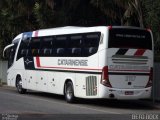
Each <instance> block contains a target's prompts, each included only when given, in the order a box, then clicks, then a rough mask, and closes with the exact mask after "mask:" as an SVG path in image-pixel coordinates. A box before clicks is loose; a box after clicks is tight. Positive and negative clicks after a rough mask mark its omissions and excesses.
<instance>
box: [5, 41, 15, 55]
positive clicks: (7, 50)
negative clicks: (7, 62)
mask: <svg viewBox="0 0 160 120" xmlns="http://www.w3.org/2000/svg"><path fill="white" fill-rule="evenodd" d="M13 46H14V44H10V45H8V46H6V47H5V48H4V50H3V58H8V57H9V52H10V48H11V47H13Z"/></svg>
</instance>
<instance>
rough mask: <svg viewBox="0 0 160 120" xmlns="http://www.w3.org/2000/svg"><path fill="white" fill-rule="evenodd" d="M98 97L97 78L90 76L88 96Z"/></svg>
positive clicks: (87, 80)
mask: <svg viewBox="0 0 160 120" xmlns="http://www.w3.org/2000/svg"><path fill="white" fill-rule="evenodd" d="M95 95H97V77H96V76H88V77H86V96H95Z"/></svg>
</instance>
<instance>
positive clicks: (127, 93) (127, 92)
mask: <svg viewBox="0 0 160 120" xmlns="http://www.w3.org/2000/svg"><path fill="white" fill-rule="evenodd" d="M133 94H134V92H133V91H125V95H133Z"/></svg>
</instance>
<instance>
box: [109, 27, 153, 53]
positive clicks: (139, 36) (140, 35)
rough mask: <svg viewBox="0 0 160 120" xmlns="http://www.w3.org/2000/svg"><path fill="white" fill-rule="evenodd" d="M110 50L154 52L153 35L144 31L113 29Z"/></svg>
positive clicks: (110, 36) (111, 30) (110, 37)
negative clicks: (129, 49)
mask: <svg viewBox="0 0 160 120" xmlns="http://www.w3.org/2000/svg"><path fill="white" fill-rule="evenodd" d="M108 48H133V49H149V50H152V39H151V34H150V32H149V31H147V30H142V29H127V28H112V29H110V30H109V44H108Z"/></svg>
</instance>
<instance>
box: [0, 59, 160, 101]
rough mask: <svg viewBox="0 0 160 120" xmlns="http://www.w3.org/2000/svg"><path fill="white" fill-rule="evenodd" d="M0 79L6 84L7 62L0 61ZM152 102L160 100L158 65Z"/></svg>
mask: <svg viewBox="0 0 160 120" xmlns="http://www.w3.org/2000/svg"><path fill="white" fill-rule="evenodd" d="M0 79H1V80H2V82H3V83H7V61H0ZM152 92H153V93H152V97H153V99H154V100H160V63H155V65H154V85H153V90H152Z"/></svg>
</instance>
